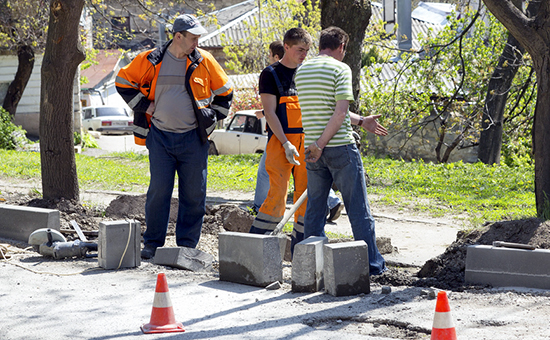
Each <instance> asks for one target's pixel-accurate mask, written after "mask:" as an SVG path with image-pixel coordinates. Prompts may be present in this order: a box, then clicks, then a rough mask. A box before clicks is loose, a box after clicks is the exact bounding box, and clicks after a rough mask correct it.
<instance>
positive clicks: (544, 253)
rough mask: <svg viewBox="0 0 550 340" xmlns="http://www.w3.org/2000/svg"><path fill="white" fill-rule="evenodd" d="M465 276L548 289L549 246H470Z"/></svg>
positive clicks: (493, 283) (470, 280)
mask: <svg viewBox="0 0 550 340" xmlns="http://www.w3.org/2000/svg"><path fill="white" fill-rule="evenodd" d="M465 280H466V282H468V283H475V284H488V285H491V286H494V287H527V288H539V289H550V250H546V249H535V250H525V249H516V248H504V247H493V246H487V245H475V246H469V247H468V248H467V252H466V273H465Z"/></svg>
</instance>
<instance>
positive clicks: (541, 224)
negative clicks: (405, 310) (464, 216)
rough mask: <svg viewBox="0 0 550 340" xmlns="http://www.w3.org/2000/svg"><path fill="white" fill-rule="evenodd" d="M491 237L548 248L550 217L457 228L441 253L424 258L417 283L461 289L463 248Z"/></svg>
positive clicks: (462, 280) (490, 239)
mask: <svg viewBox="0 0 550 340" xmlns="http://www.w3.org/2000/svg"><path fill="white" fill-rule="evenodd" d="M494 241H504V242H512V243H521V244H529V245H532V246H535V247H537V248H542V249H549V248H550V221H543V220H541V219H537V218H530V219H523V220H515V221H503V222H496V223H493V224H490V225H486V226H485V227H484V228H482V229H478V230H474V231H471V232H460V233H459V234H458V236H457V240H456V241H455V242H453V243H452V244H451V245H450V246H449V247H448V248H447V249H446V250H445V252H444V253H443V254H441V255H440V256H438V257H435V258H433V259H431V260H429V261H427V262H426V263H425V264H424V266H422V268H421V269H420V271H419V272H418V274H417V276H418V278H419V280H418V281H417V282H416V283H415V285H416V286H433V287H437V288H441V289H451V290H462V289H463V288H465V287H467V285H466V284H465V282H464V276H465V269H466V250H467V247H468V246H469V245H474V244H477V245H492V244H493V242H494Z"/></svg>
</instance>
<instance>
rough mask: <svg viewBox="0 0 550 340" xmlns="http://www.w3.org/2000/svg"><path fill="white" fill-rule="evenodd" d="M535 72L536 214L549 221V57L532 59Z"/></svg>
mask: <svg viewBox="0 0 550 340" xmlns="http://www.w3.org/2000/svg"><path fill="white" fill-rule="evenodd" d="M549 49H550V48H549ZM533 64H534V65H535V70H536V72H537V105H536V108H535V119H534V122H533V153H534V155H535V197H536V201H537V214H538V216H540V217H543V218H545V219H547V220H548V219H550V133H549V131H550V55H549V54H548V53H546V54H544V55H542V56H539V58H533Z"/></svg>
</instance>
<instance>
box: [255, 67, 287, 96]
mask: <svg viewBox="0 0 550 340" xmlns="http://www.w3.org/2000/svg"><path fill="white" fill-rule="evenodd" d="M271 66H272V67H273V68H274V69H275V73H277V77H279V81H280V82H281V85H282V86H283V90H288V89H289V88H290V86H291V84H292V81H293V79H294V74H295V73H296V68H288V67H286V66H284V65H283V64H281V63H280V62H276V63H274V64H273V65H271ZM294 87H296V86H294ZM259 91H260V94H262V93H269V94H272V95H275V96H277V102H279V98H280V94H279V90H278V89H277V83H276V82H275V78H273V74H272V73H271V72H270V71H269V70H268V69H267V68H265V69H264V70H263V71H262V73H260V83H259Z"/></svg>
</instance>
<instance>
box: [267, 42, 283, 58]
mask: <svg viewBox="0 0 550 340" xmlns="http://www.w3.org/2000/svg"><path fill="white" fill-rule="evenodd" d="M269 50H270V51H271V55H272V56H273V57H274V56H278V57H279V59H283V56H284V55H285V46H284V45H283V42H282V41H280V40H275V41H274V42H272V43H271V44H269Z"/></svg>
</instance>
